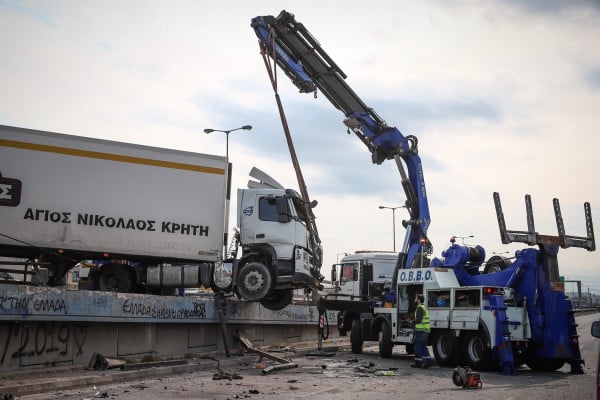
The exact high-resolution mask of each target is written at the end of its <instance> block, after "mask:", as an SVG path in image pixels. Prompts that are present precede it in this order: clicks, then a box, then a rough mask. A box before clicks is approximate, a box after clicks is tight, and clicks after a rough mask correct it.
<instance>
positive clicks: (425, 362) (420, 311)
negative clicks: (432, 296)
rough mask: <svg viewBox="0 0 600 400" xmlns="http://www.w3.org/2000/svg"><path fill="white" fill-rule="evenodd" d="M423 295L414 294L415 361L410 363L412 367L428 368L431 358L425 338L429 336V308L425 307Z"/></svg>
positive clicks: (431, 362) (431, 363) (431, 361)
mask: <svg viewBox="0 0 600 400" xmlns="http://www.w3.org/2000/svg"><path fill="white" fill-rule="evenodd" d="M424 302H425V297H424V296H423V295H422V294H417V295H416V296H415V304H416V305H417V308H416V309H415V319H414V320H413V322H414V332H415V363H414V364H413V365H411V367H413V368H429V367H430V366H431V365H433V359H432V358H431V355H430V354H429V349H428V348H427V340H428V338H429V332H430V331H431V328H430V326H429V310H427V307H425V304H423V303H424Z"/></svg>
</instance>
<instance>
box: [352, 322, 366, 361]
mask: <svg viewBox="0 0 600 400" xmlns="http://www.w3.org/2000/svg"><path fill="white" fill-rule="evenodd" d="M363 343H364V342H363V335H362V327H361V326H360V319H353V320H352V328H351V329H350V346H351V348H352V352H353V353H354V354H362V351H363Z"/></svg>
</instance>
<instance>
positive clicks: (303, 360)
mask: <svg viewBox="0 0 600 400" xmlns="http://www.w3.org/2000/svg"><path fill="white" fill-rule="evenodd" d="M599 318H600V314H597V313H596V314H588V315H581V316H577V317H576V321H577V323H578V324H579V326H578V331H579V335H580V348H581V352H582V356H583V358H584V359H585V360H586V365H585V366H584V371H585V374H582V375H571V374H570V373H569V371H570V366H569V365H568V364H567V365H565V366H564V367H563V368H561V369H560V370H559V371H556V372H552V373H543V372H535V371H531V370H530V369H528V368H527V367H523V368H520V369H518V370H517V374H515V375H511V376H504V375H501V374H499V373H496V372H483V373H481V380H482V382H483V387H482V388H481V389H463V388H461V387H457V386H455V385H454V383H453V382H452V373H453V370H452V369H451V368H442V367H438V366H433V367H431V368H430V369H428V370H415V369H412V368H410V364H411V363H412V357H411V356H409V355H407V354H406V353H405V352H404V350H403V349H402V348H400V347H399V348H395V349H394V354H393V357H392V358H391V359H381V358H379V356H378V354H377V346H376V345H374V346H369V347H365V351H364V353H363V354H361V355H359V356H357V355H354V354H352V353H351V352H350V351H349V349H348V347H349V346H348V345H347V343H348V342H347V340H346V341H341V340H338V341H337V343H336V341H335V340H330V341H327V342H326V345H331V344H337V345H338V346H339V345H341V346H339V348H338V351H336V352H335V353H334V354H333V355H329V356H319V357H315V356H308V355H306V354H305V352H304V351H302V350H298V349H296V352H292V351H285V350H291V349H293V348H291V349H278V350H284V351H280V352H277V353H273V354H277V355H278V356H279V357H283V358H287V359H290V360H291V361H292V362H293V363H295V364H297V367H295V368H292V369H285V370H277V371H272V372H269V373H268V374H265V373H264V372H263V371H264V369H263V368H264V367H269V366H272V365H277V363H276V362H273V361H270V360H268V359H262V360H260V359H259V357H258V356H256V355H254V354H248V353H246V354H242V355H232V357H230V358H225V357H224V356H217V358H218V359H220V362H219V363H218V364H217V362H215V361H213V360H204V361H203V363H204V365H203V367H202V368H195V369H189V368H188V369H185V368H179V369H177V368H172V369H171V370H170V371H167V370H165V371H162V373H161V372H160V369H158V368H157V369H150V370H146V371H144V370H141V371H137V372H136V374H137V375H135V377H130V378H132V379H133V380H130V381H127V382H119V381H120V379H117V377H118V376H119V374H121V373H122V372H117V371H113V370H109V371H103V372H102V373H101V374H99V373H98V371H95V373H96V375H95V376H96V380H94V376H93V375H89V377H90V379H89V380H87V384H86V385H84V386H83V387H80V388H76V389H70V390H69V389H60V390H46V391H45V393H39V394H32V395H26V396H21V397H15V398H20V399H31V400H33V399H49V398H50V399H94V398H110V399H119V400H129V399H181V400H184V399H219V400H224V399H246V398H247V399H286V400H293V399H307V398H316V399H325V400H329V399H342V398H343V399H361V400H370V399H373V400H375V399H377V400H381V399H387V398H401V399H403V400H404V399H407V400H411V399H415V400H417V399H418V400H423V399H457V398H460V399H467V400H468V399H481V398H486V399H503V400H511V399H515V400H517V399H518V400H523V399H528V400H548V399H565V398H574V399H582V400H583V399H591V398H592V397H593V396H595V390H596V361H595V360H596V352H597V347H598V342H600V341H599V340H597V339H595V338H593V337H591V335H590V325H591V323H592V321H595V320H598V319H599ZM304 350H306V349H304ZM217 366H219V367H220V369H219V368H217ZM383 371H388V372H387V374H384V373H383ZM86 373H88V374H89V373H90V372H86ZM81 374H82V372H81V371H80V372H77V371H73V373H72V378H73V379H75V378H77V377H79V378H81ZM38 376H41V375H38ZM111 377H114V378H115V379H111ZM101 378H102V379H101ZM214 378H219V379H214ZM32 379H33V381H35V379H36V378H34V377H33V378H32ZM61 379H65V380H67V381H68V379H69V377H68V376H67V377H63V378H61ZM31 382H32V381H28V383H31ZM80 383H81V382H80ZM5 384H8V383H7V382H5ZM43 384H44V382H43V381H42V380H40V385H43ZM63 386H64V385H63ZM0 393H2V386H0ZM594 398H595V397H594Z"/></svg>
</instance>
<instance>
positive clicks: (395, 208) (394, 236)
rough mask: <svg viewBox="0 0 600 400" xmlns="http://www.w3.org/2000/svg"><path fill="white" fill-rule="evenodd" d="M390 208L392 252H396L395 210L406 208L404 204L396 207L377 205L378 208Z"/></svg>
mask: <svg viewBox="0 0 600 400" xmlns="http://www.w3.org/2000/svg"><path fill="white" fill-rule="evenodd" d="M384 208H385V209H388V210H392V237H393V240H394V253H395V252H396V210H397V209H399V208H406V206H396V207H388V206H379V209H380V210H383V209H384Z"/></svg>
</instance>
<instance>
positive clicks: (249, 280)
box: [244, 269, 265, 293]
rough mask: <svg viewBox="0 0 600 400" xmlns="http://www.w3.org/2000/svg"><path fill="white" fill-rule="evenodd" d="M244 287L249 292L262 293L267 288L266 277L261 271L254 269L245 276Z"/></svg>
mask: <svg viewBox="0 0 600 400" xmlns="http://www.w3.org/2000/svg"><path fill="white" fill-rule="evenodd" d="M244 286H245V287H246V289H247V290H248V291H249V292H252V293H257V292H260V291H261V290H262V288H263V287H264V286H265V277H264V276H263V275H262V274H261V273H260V272H259V271H257V270H255V269H252V270H251V271H248V273H247V274H246V276H244Z"/></svg>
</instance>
